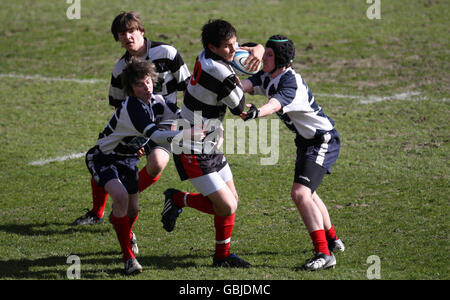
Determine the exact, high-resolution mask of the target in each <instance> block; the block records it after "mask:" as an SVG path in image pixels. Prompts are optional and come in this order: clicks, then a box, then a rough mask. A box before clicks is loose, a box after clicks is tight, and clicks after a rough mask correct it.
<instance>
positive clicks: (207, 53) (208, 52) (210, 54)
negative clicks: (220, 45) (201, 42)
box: [203, 48, 232, 65]
mask: <svg viewBox="0 0 450 300" xmlns="http://www.w3.org/2000/svg"><path fill="white" fill-rule="evenodd" d="M203 50H204V51H205V58H211V59H212V60H221V61H223V62H224V63H226V64H228V65H231V64H232V63H231V62H229V61H226V60H225V59H223V58H222V57H221V56H219V55H217V54H215V53H214V52H212V51H211V50H209V49H208V48H204V49H203Z"/></svg>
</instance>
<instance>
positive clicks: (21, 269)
mask: <svg viewBox="0 0 450 300" xmlns="http://www.w3.org/2000/svg"><path fill="white" fill-rule="evenodd" d="M67 258H68V256H50V257H44V258H38V259H18V260H14V259H11V260H7V261H1V260H0V279H59V280H63V279H68V277H67V271H68V270H69V268H70V267H71V266H72V264H71V263H67ZM79 258H80V277H81V279H108V278H110V277H111V278H116V277H117V276H122V275H124V273H123V264H122V261H121V254H120V253H119V252H98V253H86V254H83V255H79ZM199 258H202V257H201V256H198V255H184V256H138V259H139V262H140V263H141V264H142V265H143V266H144V269H149V268H155V269H159V270H174V269H176V268H189V267H196V266H198V265H197V264H196V263H194V262H193V261H190V260H191V259H192V260H195V259H199ZM186 260H187V261H186Z"/></svg>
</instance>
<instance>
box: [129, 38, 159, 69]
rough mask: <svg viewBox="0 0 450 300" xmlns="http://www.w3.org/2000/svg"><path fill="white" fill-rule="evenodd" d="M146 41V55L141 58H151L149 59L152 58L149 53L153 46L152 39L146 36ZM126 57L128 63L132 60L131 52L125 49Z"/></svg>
mask: <svg viewBox="0 0 450 300" xmlns="http://www.w3.org/2000/svg"><path fill="white" fill-rule="evenodd" d="M144 43H145V46H146V49H145V55H144V56H141V57H140V58H141V59H145V60H149V59H150V56H149V55H148V49H150V48H151V46H152V41H150V40H148V39H147V38H146V37H144ZM124 57H125V61H126V62H127V63H129V62H131V54H130V52H128V51H125V55H124Z"/></svg>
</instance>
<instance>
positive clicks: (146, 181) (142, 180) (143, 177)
mask: <svg viewBox="0 0 450 300" xmlns="http://www.w3.org/2000/svg"><path fill="white" fill-rule="evenodd" d="M159 177H161V174H159V175H158V176H156V177H150V176H149V175H148V173H147V168H146V167H144V168H143V169H142V170H140V171H139V193H141V192H142V191H143V190H145V189H146V188H148V187H149V186H151V185H152V184H154V183H155V182H157V181H158V179H159Z"/></svg>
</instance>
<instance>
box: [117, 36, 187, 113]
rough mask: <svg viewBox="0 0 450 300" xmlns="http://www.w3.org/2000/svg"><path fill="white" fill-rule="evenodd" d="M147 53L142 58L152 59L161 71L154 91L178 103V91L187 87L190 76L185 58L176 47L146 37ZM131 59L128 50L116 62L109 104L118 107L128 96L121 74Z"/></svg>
mask: <svg viewBox="0 0 450 300" xmlns="http://www.w3.org/2000/svg"><path fill="white" fill-rule="evenodd" d="M145 43H146V45H147V53H146V55H145V56H143V57H141V58H142V59H146V60H151V61H152V62H153V64H154V65H155V67H156V71H157V72H158V73H159V75H158V82H155V83H154V91H153V92H154V93H155V94H160V95H163V96H164V98H165V99H166V102H171V103H175V104H176V103H177V91H184V90H185V89H186V85H187V83H186V81H187V79H188V78H189V76H190V73H189V69H188V67H187V66H186V64H185V62H184V61H183V58H182V57H181V55H180V54H179V53H178V51H177V49H175V47H173V46H171V45H168V44H165V43H161V42H154V41H150V40H147V39H145ZM130 60H131V55H130V53H129V52H128V51H127V52H125V54H124V55H123V56H122V58H121V59H120V60H119V61H118V62H117V63H116V65H115V67H114V70H113V72H112V75H111V85H110V87H109V104H110V105H112V106H114V107H118V106H120V103H121V102H122V101H123V100H124V99H125V98H126V96H127V95H126V93H125V90H124V88H123V86H122V79H121V74H122V72H123V70H124V69H125V67H126V66H127V63H129V62H130Z"/></svg>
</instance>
